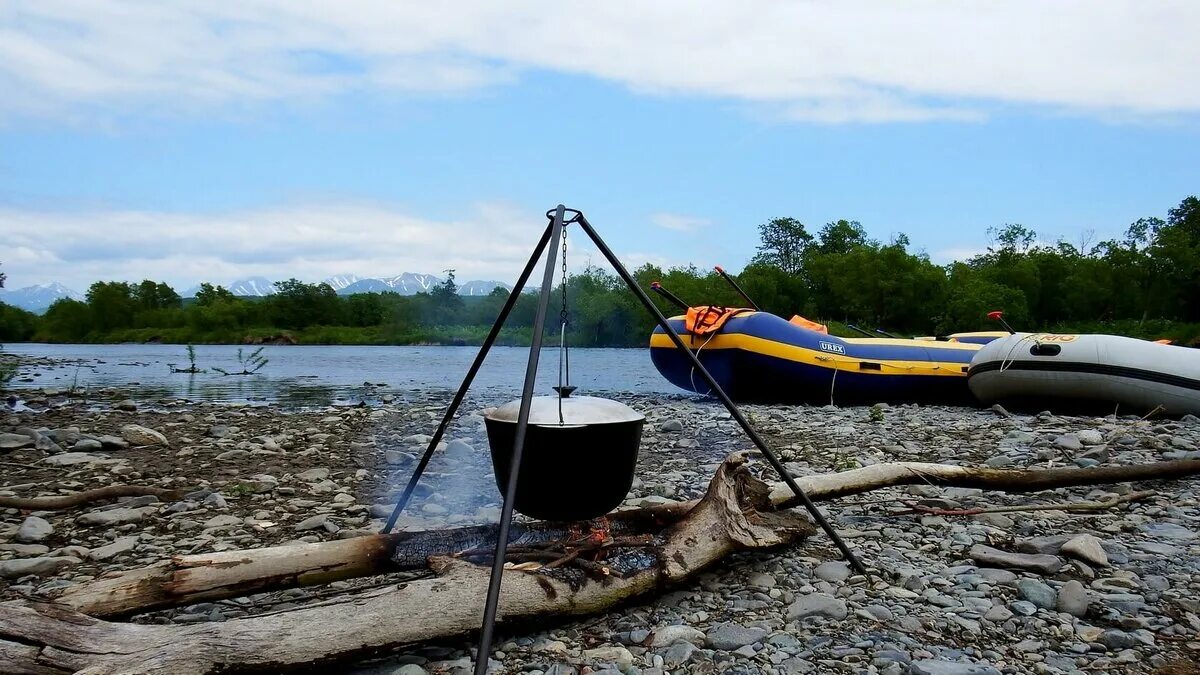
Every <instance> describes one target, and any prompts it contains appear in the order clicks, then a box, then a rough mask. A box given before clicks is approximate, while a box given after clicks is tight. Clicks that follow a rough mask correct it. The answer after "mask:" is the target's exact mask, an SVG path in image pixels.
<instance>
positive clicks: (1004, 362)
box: [997, 333, 1042, 373]
mask: <svg viewBox="0 0 1200 675" xmlns="http://www.w3.org/2000/svg"><path fill="white" fill-rule="evenodd" d="M1026 340H1031V341H1032V342H1033V344H1034V345H1035V346H1040V345H1041V344H1042V343H1041V341H1040V340H1038V339H1037V334H1035V333H1030V334H1029V335H1026V336H1024V337H1022V338H1021V339H1020V340H1017V342H1016V344H1014V345H1013V346H1012V347H1009V349H1008V353H1007V354H1005V355H1004V358H1002V359H1000V370H999V371H997V372H1001V373H1003V372H1004V371H1006V370H1008V369H1009V368H1011V367H1012V366H1013V364H1015V363H1016V362H1017V358H1016V357H1015V356H1013V352H1015V351H1017V348H1018V347H1020V346H1021V345H1022V344H1024V342H1025V341H1026ZM1010 357H1011V358H1010Z"/></svg>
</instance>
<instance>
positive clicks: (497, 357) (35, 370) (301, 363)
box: [5, 344, 680, 406]
mask: <svg viewBox="0 0 1200 675" xmlns="http://www.w3.org/2000/svg"><path fill="white" fill-rule="evenodd" d="M5 350H6V351H8V352H11V353H15V354H20V355H23V356H27V357H47V358H49V359H52V362H51V363H52V365H46V364H45V363H43V364H41V365H34V366H32V367H29V368H25V369H23V371H22V372H21V373H20V374H19V375H18V377H17V378H16V379H15V380H14V381H13V382H12V383H11V385H10V386H11V387H12V388H14V389H21V388H25V389H44V388H53V389H59V390H72V391H80V392H89V395H94V394H95V392H97V391H99V390H103V389H106V388H115V389H121V390H123V392H124V393H126V394H127V395H130V396H132V397H134V398H137V399H141V400H150V399H188V400H193V401H215V402H240V403H277V404H280V405H283V406H323V405H358V404H365V405H376V404H379V403H381V402H396V403H404V402H413V401H419V400H426V399H427V398H428V396H429V395H430V394H431V393H437V394H445V393H447V392H452V391H453V390H454V389H456V388H457V387H458V385H459V383H460V382H461V380H462V377H463V376H464V374H465V373H466V371H467V368H468V366H469V365H470V362H471V360H472V359H473V358H474V357H475V354H476V352H477V348H476V347H429V346H420V347H351V346H271V347H267V348H266V349H265V350H264V352H263V353H264V355H265V356H267V357H268V358H270V365H268V366H267V367H266V368H265V369H264V370H263V371H261V372H260V373H258V374H255V375H221V374H220V373H218V372H215V371H214V370H213V369H214V368H223V369H225V370H236V369H237V368H238V367H239V366H238V362H237V358H236V354H237V347H236V346H224V345H199V346H197V347H196V365H197V366H198V367H199V368H202V369H204V370H205V371H206V372H201V373H173V372H171V368H170V365H169V364H176V365H177V366H178V365H179V364H186V356H184V354H185V348H184V347H182V346H179V345H154V344H145V345H142V344H121V345H49V344H17V345H12V344H10V345H6V346H5ZM528 353H529V352H528V350H526V349H522V348H519V347H497V348H495V349H493V350H492V353H491V354H490V355H489V357H488V361H487V362H486V363H485V364H484V366H483V368H481V369H480V371H479V374H478V376H477V377H476V380H475V384H474V386H473V387H472V391H473V392H475V393H477V394H487V395H489V396H491V397H505V396H508V395H511V396H514V397H515V396H516V395H517V393H518V392H519V388H520V383H521V381H522V379H523V377H524V371H525V362H526V358H527V357H528ZM556 355H557V352H555V351H553V350H547V351H546V352H545V353H544V354H543V359H542V361H543V364H542V367H541V369H540V372H539V374H538V391H539V393H546V394H548V393H550V391H551V390H550V387H551V386H553V385H554V384H556V383H557V378H558V373H557V368H556V367H555V366H556V363H557V361H556V358H555V357H556ZM571 366H572V368H571V371H572V377H573V383H574V384H576V385H579V386H580V388H581V390H582V391H583V392H585V393H592V394H603V393H618V392H626V393H680V392H679V391H678V390H677V389H675V388H674V387H672V386H671V385H670V384H669V383H667V382H666V381H665V380H664V379H662V378H661V377H660V376H659V375H658V373H657V371H655V370H654V367H653V365H652V364H651V363H650V358H649V354H648V350H645V349H576V350H573V351H572V363H571Z"/></svg>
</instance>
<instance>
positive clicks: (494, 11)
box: [0, 0, 1200, 123]
mask: <svg viewBox="0 0 1200 675" xmlns="http://www.w3.org/2000/svg"><path fill="white" fill-rule="evenodd" d="M1196 25H1200V3H1195V2H1188V1H1186V0H1178V1H1175V2H1157V3H1145V2H1140V1H1139V0H1111V1H1110V2H1105V3H1102V4H1097V3H1095V2H1092V1H1091V0H1065V1H1063V2H1055V3H1045V2H1036V1H1034V0H1011V1H1009V2H1003V3H987V4H984V3H948V2H943V1H941V0H914V1H913V2H904V3H897V2H893V1H891V0H858V1H856V2H794V1H792V0H747V1H745V2H738V3H729V2H716V1H715V0H706V1H690V2H684V1H683V0H664V1H662V2H655V3H644V2H634V1H633V0H614V1H613V2H581V1H577V2H559V3H553V4H547V3H542V2H533V1H532V0H512V1H510V2H494V1H483V0H474V1H466V0H465V1H463V2H457V3H449V4H447V3H423V2H393V1H391V0H374V1H365V2H355V3H341V4H338V5H336V6H335V5H331V4H329V3H326V2H316V1H315V0H254V1H251V0H248V1H246V2H237V3H213V2H206V1H203V0H180V1H177V2H171V3H142V2H131V1H128V0H58V1H57V2H39V1H37V0H9V1H8V2H6V3H4V4H3V5H0V90H3V91H4V92H5V95H4V96H3V97H0V114H8V115H10V116H11V115H13V114H17V115H21V114H27V115H52V116H56V117H63V116H71V115H78V116H79V117H80V118H81V119H90V118H91V116H92V115H94V110H86V111H85V110H80V106H88V107H89V108H93V109H100V110H112V111H115V112H128V111H130V110H136V111H146V110H159V111H166V112H176V113H178V112H188V113H192V114H201V113H205V112H206V111H210V110H213V109H221V108H230V107H232V108H234V109H238V108H240V107H242V106H245V105H247V104H250V105H253V104H254V103H256V102H263V101H271V100H280V99H311V98H320V97H323V96H327V95H330V94H335V93H341V92H348V91H382V92H412V91H418V92H430V91H433V92H445V91H463V90H472V89H476V88H479V87H484V86H489V85H499V84H503V83H506V82H510V81H512V80H513V78H516V77H519V76H520V74H521V73H522V72H523V71H530V70H549V71H555V72H560V73H569V74H578V75H584V76H589V77H594V78H599V79H602V80H605V81H610V82H615V83H619V84H621V85H623V86H626V87H628V88H629V89H631V90H633V91H637V92H646V93H653V94H684V95H691V96H702V97H714V98H718V99H723V100H733V101H742V102H751V103H755V104H759V105H762V106H764V107H765V108H766V109H769V110H775V111H777V112H778V113H780V114H781V115H782V116H784V117H788V118H792V119H803V120H812V121H818V122H828V123H837V122H846V121H860V122H879V121H893V120H897V121H911V120H925V119H938V118H952V119H976V118H979V117H980V116H982V115H984V114H985V107H986V106H987V105H988V104H989V103H1001V104H1019V105H1030V104H1032V105H1038V106H1047V107H1049V108H1051V109H1053V110H1066V111H1070V112H1078V113H1086V114H1094V115H1097V116H1100V117H1103V118H1105V119H1113V118H1126V119H1127V118H1129V117H1130V116H1132V117H1133V118H1135V119H1136V118H1139V117H1142V116H1146V115H1151V116H1157V115H1170V114H1179V113H1192V112H1196V111H1197V110H1200V83H1198V82H1197V80H1196V78H1195V77H1194V65H1195V64H1196V63H1200V41H1197V40H1195V39H1194V35H1193V33H1194V29H1195V26H1196Z"/></svg>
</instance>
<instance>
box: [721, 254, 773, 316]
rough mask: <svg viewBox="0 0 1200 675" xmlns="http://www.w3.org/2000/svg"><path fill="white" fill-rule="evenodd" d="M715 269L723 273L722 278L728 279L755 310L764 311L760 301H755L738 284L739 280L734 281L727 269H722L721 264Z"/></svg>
mask: <svg viewBox="0 0 1200 675" xmlns="http://www.w3.org/2000/svg"><path fill="white" fill-rule="evenodd" d="M713 269H715V270H716V271H717V274H720V275H721V278H722V279H724V280H725V281H728V282H729V285H730V286H733V290H735V291H737V292H738V295H740V296H742V299H743V300H745V301H746V302H747V303H749V304H750V306H751V307H753V308H754V311H756V312H761V311H762V307H759V306H758V303H756V302H754V300H753V299H752V298H751V297H750V296H749V295H747V294H746V291H743V290H742V287H741V286H738V282H736V281H734V280H733V277H731V276H729V275H728V274H726V273H725V270H723V269H721V266H720V265H717V266H716V267H714V268H713Z"/></svg>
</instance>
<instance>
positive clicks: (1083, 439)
mask: <svg viewBox="0 0 1200 675" xmlns="http://www.w3.org/2000/svg"><path fill="white" fill-rule="evenodd" d="M1075 435H1076V436H1078V437H1079V442H1080V443H1083V444H1084V445H1100V444H1101V443H1103V442H1104V434H1101V433H1100V432H1099V431H1096V430H1095V429H1084V430H1083V431H1080V432H1078V433H1076V434H1075Z"/></svg>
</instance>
